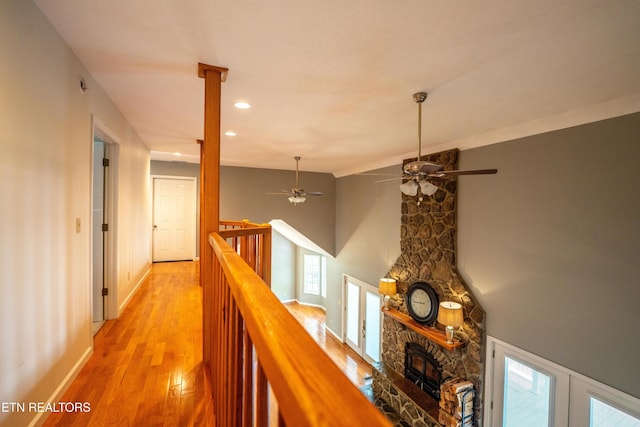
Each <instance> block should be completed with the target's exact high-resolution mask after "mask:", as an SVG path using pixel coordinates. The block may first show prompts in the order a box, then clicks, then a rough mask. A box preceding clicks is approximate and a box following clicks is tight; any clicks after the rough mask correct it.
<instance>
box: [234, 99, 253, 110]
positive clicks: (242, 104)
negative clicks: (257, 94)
mask: <svg viewBox="0 0 640 427" xmlns="http://www.w3.org/2000/svg"><path fill="white" fill-rule="evenodd" d="M233 105H234V106H235V107H236V108H239V109H241V110H248V109H249V108H251V105H249V103H248V102H244V101H238V102H236V103H235V104H233Z"/></svg>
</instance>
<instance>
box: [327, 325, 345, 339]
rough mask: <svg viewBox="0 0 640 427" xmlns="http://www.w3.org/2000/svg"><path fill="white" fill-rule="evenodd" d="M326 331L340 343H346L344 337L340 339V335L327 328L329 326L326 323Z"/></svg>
mask: <svg viewBox="0 0 640 427" xmlns="http://www.w3.org/2000/svg"><path fill="white" fill-rule="evenodd" d="M324 329H325V330H326V331H327V332H329V333H330V334H331V335H333V336H334V337H335V338H336V339H337V340H338V341H340V342H342V343H343V342H344V341H343V339H342V337H340V336H339V335H338V334H336V333H335V332H334V331H333V330H332V329H331V328H330V327H328V326H327V324H326V323H325V325H324Z"/></svg>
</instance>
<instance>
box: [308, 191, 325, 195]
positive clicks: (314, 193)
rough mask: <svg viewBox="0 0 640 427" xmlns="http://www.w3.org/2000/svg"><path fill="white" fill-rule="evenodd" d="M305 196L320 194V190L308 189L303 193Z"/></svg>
mask: <svg viewBox="0 0 640 427" xmlns="http://www.w3.org/2000/svg"><path fill="white" fill-rule="evenodd" d="M304 194H305V195H306V196H322V192H320V191H308V192H306V193H304Z"/></svg>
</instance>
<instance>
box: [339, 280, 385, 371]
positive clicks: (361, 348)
mask: <svg viewBox="0 0 640 427" xmlns="http://www.w3.org/2000/svg"><path fill="white" fill-rule="evenodd" d="M343 286H344V291H343V295H344V301H345V304H344V321H343V323H344V341H345V342H346V343H347V345H349V347H351V348H352V349H353V350H354V351H356V352H357V353H358V354H359V355H361V356H362V357H363V358H364V359H365V360H366V361H367V362H369V363H373V362H377V361H378V360H380V334H381V328H380V324H381V311H380V295H379V294H378V290H377V289H376V288H375V287H373V286H371V285H369V284H367V283H365V282H362V281H360V280H358V279H355V278H353V277H349V276H347V275H344V276H343Z"/></svg>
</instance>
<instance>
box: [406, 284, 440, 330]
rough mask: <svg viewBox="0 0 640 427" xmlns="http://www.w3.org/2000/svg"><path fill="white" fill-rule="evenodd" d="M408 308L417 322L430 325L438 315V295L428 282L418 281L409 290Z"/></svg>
mask: <svg viewBox="0 0 640 427" xmlns="http://www.w3.org/2000/svg"><path fill="white" fill-rule="evenodd" d="M407 310H409V315H410V316H411V318H412V319H413V320H415V321H416V322H419V323H422V324H423V325H428V324H430V323H433V321H434V320H436V317H437V316H438V295H437V294H436V291H434V290H433V288H432V287H431V286H429V284H428V283H426V282H416V283H414V284H412V285H411V286H409V290H408V291H407Z"/></svg>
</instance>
